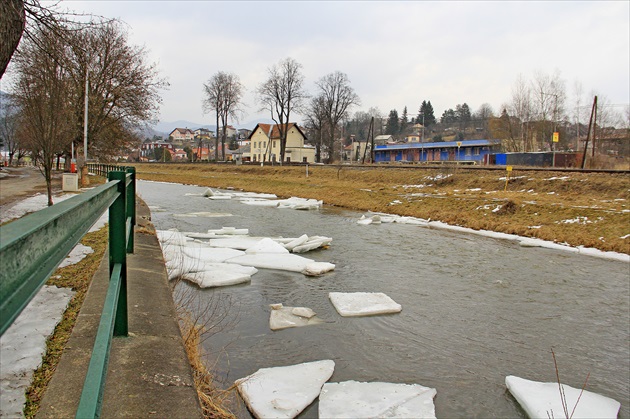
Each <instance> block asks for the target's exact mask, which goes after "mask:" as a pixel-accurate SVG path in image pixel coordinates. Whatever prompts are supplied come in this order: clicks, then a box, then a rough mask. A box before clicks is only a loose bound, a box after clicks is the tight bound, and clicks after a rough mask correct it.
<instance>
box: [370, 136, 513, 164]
mask: <svg viewBox="0 0 630 419" xmlns="http://www.w3.org/2000/svg"><path fill="white" fill-rule="evenodd" d="M500 149H501V140H465V141H447V142H436V143H404V144H385V145H378V146H376V147H374V161H375V162H376V163H386V162H408V163H411V162H437V161H453V162H457V161H461V162H475V163H482V162H483V161H484V156H486V155H488V154H491V153H496V152H498V151H500Z"/></svg>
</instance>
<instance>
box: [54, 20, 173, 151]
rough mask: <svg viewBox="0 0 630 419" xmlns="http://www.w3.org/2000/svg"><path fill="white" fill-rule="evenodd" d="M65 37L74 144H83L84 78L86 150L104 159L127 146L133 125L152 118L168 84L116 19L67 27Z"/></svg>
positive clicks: (132, 136)
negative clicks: (68, 28)
mask: <svg viewBox="0 0 630 419" xmlns="http://www.w3.org/2000/svg"><path fill="white" fill-rule="evenodd" d="M66 42H67V44H68V48H66V50H65V56H64V63H63V65H64V66H65V67H67V68H68V70H69V74H70V76H71V78H72V85H71V92H70V94H71V96H72V98H73V103H74V104H75V106H74V108H73V112H74V121H75V133H74V136H73V138H74V141H75V144H76V145H80V144H82V143H83V141H82V138H83V129H84V102H85V85H86V77H87V81H88V127H87V128H88V130H87V132H88V138H89V141H88V147H89V148H90V153H89V155H90V156H91V157H98V158H107V157H109V156H111V155H112V154H116V153H117V152H118V150H120V149H121V148H125V147H126V146H128V142H127V139H129V138H134V135H133V134H132V133H133V131H134V130H135V129H136V128H139V127H141V126H142V124H143V123H145V122H146V121H151V120H153V119H155V118H156V117H157V113H158V110H159V106H160V104H161V101H162V99H161V97H160V90H162V89H166V88H167V87H168V83H167V82H166V81H165V80H164V79H161V78H160V77H159V75H158V71H157V67H156V65H155V64H153V63H149V62H148V60H147V51H146V50H145V49H144V48H143V47H139V46H135V45H131V44H129V42H128V38H127V32H126V31H125V29H124V28H123V25H122V24H121V23H120V22H118V21H109V22H105V23H103V24H102V25H99V26H93V27H88V28H84V29H82V30H79V29H77V30H73V31H69V32H68V34H67V36H66Z"/></svg>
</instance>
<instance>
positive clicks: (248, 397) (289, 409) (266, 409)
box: [236, 360, 335, 418]
mask: <svg viewBox="0 0 630 419" xmlns="http://www.w3.org/2000/svg"><path fill="white" fill-rule="evenodd" d="M334 369H335V362H334V361H332V360H323V361H314V362H306V363H303V364H297V365H289V366H285V367H275V368H261V369H259V370H258V371H256V372H255V373H254V374H252V375H249V376H247V377H245V378H241V379H239V380H237V381H236V386H237V388H238V391H239V393H240V394H241V397H242V398H243V400H244V401H245V403H246V404H247V407H248V408H249V410H250V411H251V412H252V414H253V415H254V416H255V417H257V418H294V417H296V416H297V415H298V414H299V413H300V412H301V411H302V410H304V409H305V408H306V407H307V406H308V405H310V404H311V403H312V402H313V400H315V399H316V398H317V396H318V395H319V393H320V391H321V389H322V386H323V385H324V383H325V382H326V381H328V379H329V378H330V377H331V376H332V374H333V371H334Z"/></svg>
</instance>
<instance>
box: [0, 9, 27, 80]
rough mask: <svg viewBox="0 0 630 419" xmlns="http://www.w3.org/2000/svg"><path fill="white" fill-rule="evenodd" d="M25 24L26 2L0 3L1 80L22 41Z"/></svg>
mask: <svg viewBox="0 0 630 419" xmlns="http://www.w3.org/2000/svg"><path fill="white" fill-rule="evenodd" d="M25 23H26V14H25V12H24V0H2V1H0V38H1V39H2V42H0V78H2V76H3V75H4V72H5V71H6V69H7V66H8V65H9V61H11V57H12V56H13V53H14V52H15V50H16V49H17V47H18V44H19V43H20V39H22V33H23V32H24V25H25Z"/></svg>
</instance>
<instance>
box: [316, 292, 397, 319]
mask: <svg viewBox="0 0 630 419" xmlns="http://www.w3.org/2000/svg"><path fill="white" fill-rule="evenodd" d="M328 298H330V301H331V302H332V304H333V306H334V307H335V309H336V310H337V312H338V313H339V314H340V315H341V316H344V317H358V316H373V315H375V314H390V313H399V312H400V311H401V310H402V306H401V305H400V304H398V303H397V302H396V301H394V300H392V299H391V298H390V297H389V296H388V295H387V294H384V293H382V292H331V293H329V294H328Z"/></svg>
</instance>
